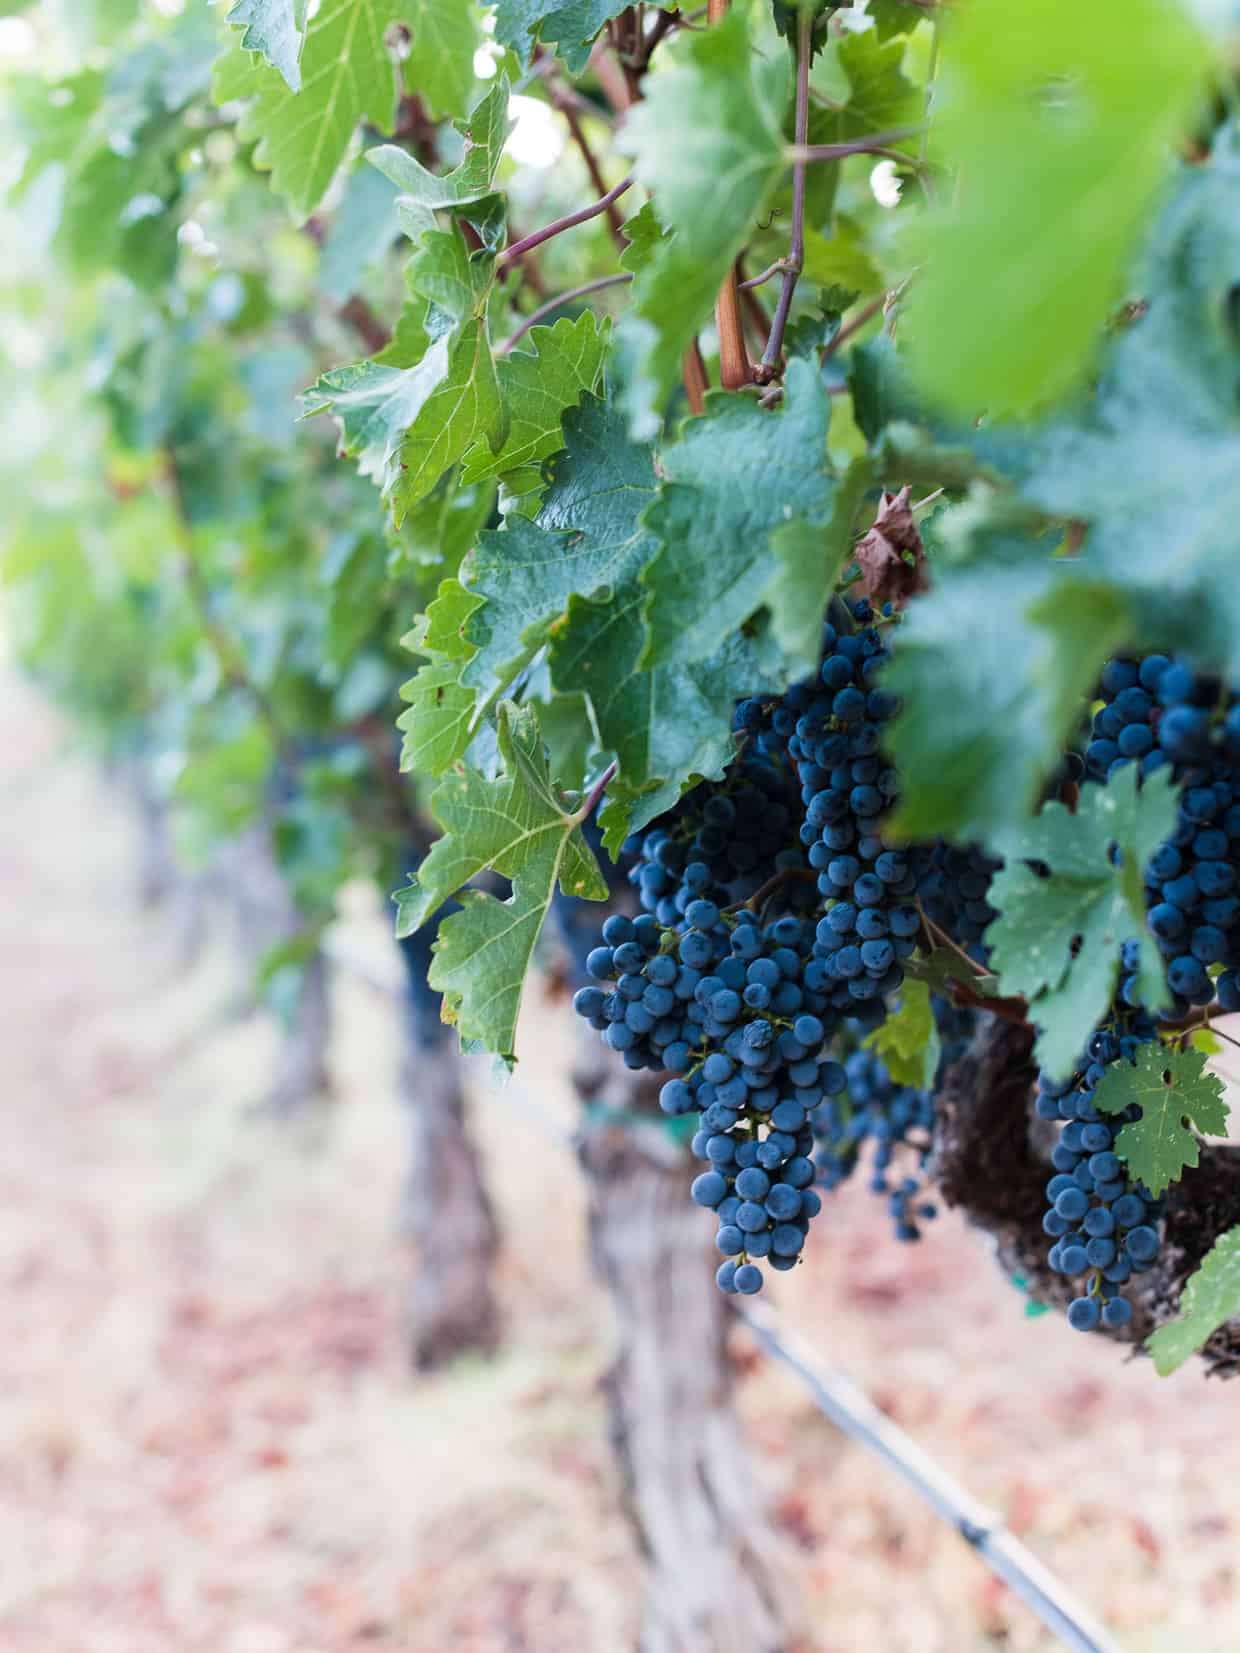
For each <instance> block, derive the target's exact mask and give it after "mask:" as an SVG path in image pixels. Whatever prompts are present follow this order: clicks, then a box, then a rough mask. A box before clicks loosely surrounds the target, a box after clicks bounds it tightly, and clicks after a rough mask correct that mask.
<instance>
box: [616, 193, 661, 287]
mask: <svg viewBox="0 0 1240 1653" xmlns="http://www.w3.org/2000/svg"><path fill="white" fill-rule="evenodd" d="M620 228H621V229H622V230H623V231H624V234H625V239H626V240H627V241H628V246H627V247H625V249H624V251H623V252H622V253H621V254H620V268H621V269H622V270H628V272H629V273H630V275H636V274H637V273H638V271H639V270H644V269H645V268H646V266H647V264H649V262H650V260H651V259H652V258H653V257H654V254H655V250H656V248H658V247H659V246H660V245H661V244H662V243H663V242H664V241H666V240H667V231H666V230H665V229H664V228H663V226H662V224H660V222H659V220H658V218H657V217H656V216H655V210H654V203H653V201H646V202H643V204H642V207H641V210H640V211H639V212H635V213H634V214H633V216H632V218H626V219H625V221H624V223H623V224H621V226H620Z"/></svg>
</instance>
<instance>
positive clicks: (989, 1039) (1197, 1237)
mask: <svg viewBox="0 0 1240 1653" xmlns="http://www.w3.org/2000/svg"><path fill="white" fill-rule="evenodd" d="M1032 1048H1033V1035H1032V1033H1031V1031H1030V1029H1029V1028H1027V1027H1021V1026H1014V1025H1012V1024H1011V1023H1008V1022H1003V1021H999V1020H997V1019H996V1018H995V1017H993V1016H982V1017H981V1018H980V1020H979V1025H978V1030H977V1033H976V1034H975V1036H974V1038H973V1041H972V1044H971V1045H970V1047H969V1049H968V1050H967V1051H966V1052H965V1054H964V1055H963V1056H962V1057H961V1058H960V1060H959V1061H958V1062H956V1063H955V1065H954V1066H953V1067H951V1068H950V1069H949V1070H948V1072H947V1073H946V1074H945V1075H944V1078H943V1083H942V1086H941V1087H940V1090H939V1097H938V1120H937V1124H936V1127H935V1147H934V1161H933V1166H932V1172H933V1175H934V1176H935V1178H936V1180H937V1182H938V1185H939V1188H940V1190H941V1191H942V1194H943V1197H944V1199H945V1200H946V1201H947V1203H948V1204H949V1205H955V1206H958V1207H959V1208H960V1209H961V1210H962V1211H964V1212H965V1213H966V1215H967V1216H968V1217H969V1218H970V1220H971V1221H972V1222H974V1223H975V1224H976V1225H977V1226H978V1227H980V1228H982V1229H984V1230H986V1232H987V1233H989V1234H990V1235H991V1236H992V1238H993V1240H994V1242H995V1250H996V1255H997V1259H998V1262H999V1264H1000V1266H1001V1267H1002V1268H1003V1269H1004V1271H1005V1272H1006V1273H1008V1274H1019V1275H1021V1276H1022V1277H1023V1279H1024V1280H1025V1282H1026V1284H1027V1285H1028V1288H1029V1290H1030V1292H1031V1293H1032V1294H1033V1296H1034V1297H1036V1298H1038V1299H1039V1300H1040V1301H1042V1302H1045V1303H1050V1304H1052V1305H1053V1306H1054V1307H1056V1308H1059V1309H1063V1308H1065V1307H1066V1306H1067V1304H1068V1303H1069V1302H1070V1301H1071V1299H1072V1298H1073V1297H1075V1296H1076V1295H1077V1291H1078V1288H1077V1286H1076V1285H1075V1283H1074V1282H1071V1281H1069V1280H1067V1279H1065V1278H1064V1276H1063V1275H1061V1274H1056V1273H1055V1272H1054V1270H1053V1269H1051V1268H1050V1267H1049V1266H1048V1264H1047V1261H1046V1256H1047V1251H1048V1249H1049V1247H1050V1243H1051V1242H1050V1241H1049V1240H1048V1239H1047V1237H1046V1235H1045V1234H1044V1233H1043V1232H1042V1214H1043V1212H1044V1211H1045V1210H1046V1198H1045V1187H1046V1182H1047V1179H1048V1178H1049V1177H1050V1175H1051V1174H1052V1173H1051V1167H1050V1164H1049V1158H1048V1154H1049V1148H1050V1145H1051V1143H1052V1142H1053V1140H1054V1133H1053V1130H1052V1129H1051V1128H1049V1127H1047V1128H1046V1129H1045V1131H1044V1130H1043V1129H1042V1122H1041V1121H1039V1120H1038V1119H1037V1118H1036V1116H1034V1115H1033V1112H1032V1107H1031V1100H1032V1095H1033V1086H1034V1081H1035V1079H1036V1070H1035V1067H1034V1063H1033V1059H1032ZM1238 1222H1240V1149H1238V1148H1234V1147H1230V1146H1227V1145H1216V1144H1205V1145H1203V1146H1202V1149H1201V1163H1200V1165H1199V1166H1198V1167H1197V1169H1196V1170H1190V1171H1186V1172H1185V1174H1184V1176H1183V1178H1182V1180H1181V1181H1180V1182H1178V1183H1175V1184H1174V1185H1173V1186H1172V1187H1171V1188H1170V1189H1169V1190H1168V1193H1167V1208H1166V1215H1165V1217H1164V1219H1163V1232H1164V1239H1163V1247H1162V1250H1161V1251H1160V1253H1159V1255H1158V1259H1157V1261H1156V1262H1155V1264H1154V1267H1153V1268H1152V1269H1150V1271H1149V1272H1148V1273H1147V1274H1141V1275H1137V1276H1136V1277H1135V1278H1134V1279H1133V1280H1132V1281H1131V1283H1130V1284H1129V1285H1128V1286H1127V1287H1126V1288H1125V1295H1126V1296H1127V1297H1128V1298H1129V1300H1130V1302H1131V1303H1132V1308H1133V1315H1132V1320H1131V1321H1130V1323H1129V1324H1128V1325H1127V1326H1124V1327H1121V1328H1119V1329H1117V1330H1109V1329H1107V1328H1106V1327H1102V1328H1099V1331H1096V1332H1093V1333H1091V1334H1090V1335H1091V1336H1094V1337H1097V1336H1099V1335H1102V1336H1106V1337H1110V1338H1112V1339H1114V1340H1115V1341H1116V1342H1118V1343H1126V1344H1129V1345H1130V1346H1131V1347H1132V1349H1133V1352H1134V1353H1135V1354H1144V1353H1145V1348H1144V1345H1145V1342H1146V1339H1147V1338H1148V1337H1149V1335H1150V1333H1151V1332H1152V1331H1154V1329H1155V1328H1156V1327H1158V1326H1161V1325H1163V1324H1164V1323H1165V1322H1166V1321H1168V1320H1173V1319H1175V1317H1176V1315H1177V1314H1178V1312H1179V1301H1180V1293H1181V1291H1182V1290H1183V1288H1184V1282H1185V1281H1186V1280H1187V1278H1188V1276H1189V1275H1190V1274H1192V1273H1193V1271H1194V1270H1195V1269H1196V1267H1197V1266H1198V1264H1199V1263H1200V1262H1201V1259H1202V1258H1203V1257H1204V1256H1205V1254H1206V1252H1207V1251H1209V1249H1210V1247H1211V1245H1212V1244H1213V1243H1214V1241H1215V1239H1216V1238H1217V1236H1218V1235H1219V1234H1220V1233H1221V1232H1222V1231H1223V1230H1224V1229H1227V1228H1230V1227H1232V1226H1233V1225H1234V1224H1236V1223H1238ZM1200 1358H1201V1359H1202V1360H1203V1361H1204V1363H1205V1366H1206V1370H1207V1372H1208V1373H1211V1374H1215V1375H1218V1376H1220V1377H1233V1376H1235V1374H1236V1372H1237V1371H1238V1370H1240V1320H1234V1321H1230V1322H1228V1324H1227V1325H1224V1326H1221V1327H1220V1328H1219V1329H1218V1331H1216V1332H1215V1333H1214V1335H1213V1336H1212V1337H1211V1338H1210V1339H1209V1341H1208V1342H1207V1343H1206V1345H1205V1347H1204V1348H1203V1349H1202V1350H1201V1355H1200Z"/></svg>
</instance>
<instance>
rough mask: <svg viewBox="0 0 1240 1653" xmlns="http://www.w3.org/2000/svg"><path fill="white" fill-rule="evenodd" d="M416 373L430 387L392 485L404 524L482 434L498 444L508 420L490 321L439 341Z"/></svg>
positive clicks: (476, 321) (395, 510) (395, 512)
mask: <svg viewBox="0 0 1240 1653" xmlns="http://www.w3.org/2000/svg"><path fill="white" fill-rule="evenodd" d="M428 364H429V366H428ZM414 372H416V373H421V374H422V375H423V383H426V384H427V385H428V390H427V394H426V396H425V397H424V398H421V399H419V401H418V405H417V407H416V410H415V411H414V414H413V418H412V419H411V420H410V422H409V424H408V426H407V428H406V430H405V433H404V436H403V437H402V439H401V444H400V454H399V460H398V468H397V470H396V472H395V476H394V483H395V485H394V487H393V488H392V516H393V520H394V521H395V523H396V526H397V527H398V528H399V527H400V524H401V521H402V520H403V518H404V515H405V512H406V511H408V510H409V508H410V507H411V506H413V505H416V504H417V503H418V501H419V500H421V499H425V497H426V495H427V494H429V493H430V491H431V489H432V488H433V487H434V486H435V484H436V483H437V482H438V481H439V479H440V477H441V476H442V475H443V473H444V472H445V471H446V470H447V469H448V467H449V466H450V465H454V464H455V463H456V461H457V460H458V459H460V458H461V456H462V454H464V453H466V452H467V451H468V449H469V448H471V447H472V446H473V445H474V443H475V441H476V440H477V439H478V437H479V436H485V437H486V439H487V441H488V442H490V443H491V444H492V446H493V447H496V448H498V446H499V445H500V443H501V442H502V440H503V431H504V424H505V411H504V404H503V401H502V399H501V397H500V391H499V381H498V380H497V378H496V375H495V363H494V361H493V359H492V357H491V344H490V340H489V338H488V337H487V324H486V322H485V321H484V320H481V319H480V318H478V317H474V318H472V319H471V320H469V321H467V322H466V323H465V325H464V326H463V327H462V328H461V329H460V331H459V332H457V333H453V334H449V335H447V336H446V337H445V338H443V339H440V340H438V341H437V342H436V343H435V344H433V345H432V346H431V348H430V349H429V350H428V351H427V353H426V356H425V357H424V358H423V360H422V362H420V363H419V364H418V367H417V368H415V369H414ZM432 374H433V382H432V379H431V375H432Z"/></svg>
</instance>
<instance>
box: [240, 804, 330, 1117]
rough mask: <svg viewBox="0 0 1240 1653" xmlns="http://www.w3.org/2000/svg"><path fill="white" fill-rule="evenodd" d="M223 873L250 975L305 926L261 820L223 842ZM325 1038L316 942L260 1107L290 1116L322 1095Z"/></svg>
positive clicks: (325, 990)
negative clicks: (236, 836)
mask: <svg viewBox="0 0 1240 1653" xmlns="http://www.w3.org/2000/svg"><path fill="white" fill-rule="evenodd" d="M220 878H221V882H222V885H223V888H224V890H225V892H226V894H227V898H228V900H229V902H230V903H231V906H232V910H233V916H234V919H235V922H236V931H237V940H238V945H239V950H240V953H241V957H242V961H243V964H244V967H245V968H246V970H247V971H248V972H249V973H250V976H251V978H252V977H253V975H254V974H255V973H256V972H257V970H258V967H259V964H260V963H261V961H262V959H263V957H264V956H265V954H267V953H268V952H270V951H271V949H272V948H273V947H278V946H280V945H281V944H283V943H287V942H290V941H292V940H294V939H295V938H296V937H297V936H298V935H299V934H300V933H301V932H302V931H303V930H304V928H305V924H306V920H305V917H304V916H303V915H302V914H301V913H300V912H299V911H298V909H297V906H296V904H295V903H294V901H293V898H292V896H291V894H290V892H289V888H288V883H287V880H286V879H285V877H284V875H283V873H282V872H281V871H280V868H279V865H278V863H277V862H276V858H275V853H274V851H273V849H272V844H271V833H270V829H269V827H268V825H267V824H266V823H265V822H259V823H257V824H256V825H255V826H253V827H251V828H250V829H249V830H248V831H247V832H244V833H242V834H241V835H240V836H239V837H238V838H236V839H235V840H234V841H233V842H232V843H231V844H229V845H228V847H227V849H226V850H225V851H224V853H223V855H222V857H221V861H220ZM330 1040H331V994H330V983H329V980H328V968H327V961H326V959H325V958H324V956H323V954H322V952H321V950H320V949H318V948H317V947H316V948H315V949H314V950H313V951H312V952H311V953H310V955H309V957H308V958H307V959H306V960H305V963H304V966H303V976H302V981H301V986H300V990H299V993H298V997H297V1004H296V1007H295V1009H294V1011H293V1013H292V1015H291V1016H290V1017H289V1018H288V1020H287V1021H286V1022H285V1024H284V1026H283V1028H282V1031H281V1036H280V1049H279V1052H278V1054H277V1057H276V1066H275V1072H274V1074H273V1075H272V1080H271V1083H270V1085H269V1086H268V1088H267V1091H266V1092H265V1094H264V1096H263V1098H262V1099H261V1100H260V1102H259V1104H258V1107H259V1109H260V1110H261V1111H263V1112H270V1113H274V1114H289V1113H293V1112H296V1111H297V1110H298V1109H300V1108H303V1107H305V1106H307V1105H309V1104H311V1103H313V1102H315V1101H317V1100H320V1099H321V1098H322V1097H324V1096H326V1095H327V1094H328V1092H329V1091H330V1089H331V1078H330V1073H329V1070H328V1064H327V1051H328V1046H329V1044H330Z"/></svg>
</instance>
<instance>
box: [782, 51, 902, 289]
mask: <svg viewBox="0 0 1240 1653" xmlns="http://www.w3.org/2000/svg"><path fill="white" fill-rule="evenodd" d="M906 44H907V42H905V41H904V40H883V39H882V38H880V36H879V34H878V31H877V30H876V29H865V30H862V31H860V32H857V33H849V34H844V35H841V36H840V38H839V39H838V40H837V41H835V42H834V43H833V46H832V53H833V56H834V59H835V62H836V64H837V66H838V68H839V69H840V71H842V74H843V76H844V77H845V78H846V79H847V82H848V98H847V101H845V102H843V103H841V104H840V105H839V107H837V108H833V109H829V108H827V107H825V106H824V105H823V104H820V103H811V105H810V114H809V133H808V137H809V142H810V143H815V144H817V143H848V142H850V141H852V140H855V139H857V138H868V137H870V136H871V135H872V134H873V133H875V132H884V131H888V130H890V129H892V128H894V127H899V126H913V125H915V124H916V123H917V122H918V121H919V120H920V119H921V117H922V114H923V106H924V97H925V94H924V93H923V92H921V91H919V90H918V88H917V87H916V86H914V85H913V83H912V81H910V80H907V79H906V78H905V76H904V73H903V64H904V48H905V45H906ZM917 142H918V140H917V139H916V138H912V139H906V140H904V141H903V143H901V142H900V141H899V140H897V141H895V142H893V143H892V144H891V146H890V147H891V148H893V149H906V150H909V151H912V152H915V147H916V144H917ZM839 177H840V168H839V167H837V166H814V167H810V169H809V177H808V179H807V182H806V195H805V206H806V213H807V215H808V219H809V223H810V226H811V228H810V232H809V236H808V237H807V244H806V254H807V261H806V267H807V269H808V270H809V271H811V272H812V279H814V280H818V281H843V282H844V283H845V284H846V285H854V284H855V285H856V286H858V287H860V288H861V290H862V291H864V292H870V291H877V290H878V288H880V287H881V286H882V281H881V278H880V277H879V275H878V272H877V271H876V270H875V268H874V264H873V260H872V258H871V255H870V252H869V251H868V250H867V248H866V245H865V236H864V234H863V233H862V232H861V229H860V226H859V225H858V224H857V223H856V222H855V221H854V220H853V219H850V218H846V217H845V216H844V215H843V214H838V215H836V216H835V219H834V222H832V209H833V208H834V205H835V196H836V189H837V185H838V183H839ZM814 226H817V228H818V229H822V230H828V229H829V230H830V232H831V233H830V234H828V235H826V236H825V237H824V236H823V235H819V234H817V233H816V230H815V228H814ZM828 270H829V271H830V273H829V274H828V273H827V271H828Z"/></svg>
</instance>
